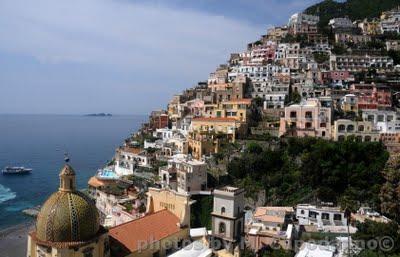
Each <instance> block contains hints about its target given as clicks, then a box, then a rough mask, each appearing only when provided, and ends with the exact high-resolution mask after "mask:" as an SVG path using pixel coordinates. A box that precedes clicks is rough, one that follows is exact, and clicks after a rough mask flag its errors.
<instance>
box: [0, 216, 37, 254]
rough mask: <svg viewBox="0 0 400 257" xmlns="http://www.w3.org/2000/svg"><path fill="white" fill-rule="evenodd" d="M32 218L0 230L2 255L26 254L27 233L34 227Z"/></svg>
mask: <svg viewBox="0 0 400 257" xmlns="http://www.w3.org/2000/svg"><path fill="white" fill-rule="evenodd" d="M34 224H35V222H34V220H31V221H28V222H24V223H21V224H17V225H14V226H11V227H8V228H5V229H2V230H0V252H1V253H2V254H5V255H2V257H24V256H26V244H27V239H28V233H29V231H31V230H32V229H33V228H34Z"/></svg>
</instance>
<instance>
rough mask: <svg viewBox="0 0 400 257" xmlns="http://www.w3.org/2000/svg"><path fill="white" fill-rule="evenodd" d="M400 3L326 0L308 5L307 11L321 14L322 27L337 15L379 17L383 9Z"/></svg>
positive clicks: (396, 1)
mask: <svg viewBox="0 0 400 257" xmlns="http://www.w3.org/2000/svg"><path fill="white" fill-rule="evenodd" d="M399 4H400V3H399V1H398V0H373V1H371V0H347V1H346V2H337V1H334V0H325V1H322V2H321V3H318V4H315V5H313V6H310V7H308V8H307V9H306V10H305V13H308V14H313V15H318V16H320V27H323V26H326V25H327V24H328V22H329V20H330V19H333V18H337V17H346V16H347V17H349V18H350V19H351V20H360V19H364V18H374V17H379V16H380V14H381V13H382V12H383V11H387V10H390V9H393V8H395V7H397V6H398V5H399Z"/></svg>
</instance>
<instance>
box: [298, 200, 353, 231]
mask: <svg viewBox="0 0 400 257" xmlns="http://www.w3.org/2000/svg"><path fill="white" fill-rule="evenodd" d="M296 218H297V219H298V220H299V224H300V225H315V226H318V227H323V226H346V225H347V218H346V217H345V216H344V212H342V211H341V210H340V208H331V207H317V206H315V205H309V204H299V205H297V208H296Z"/></svg>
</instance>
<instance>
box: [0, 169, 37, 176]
mask: <svg viewBox="0 0 400 257" xmlns="http://www.w3.org/2000/svg"><path fill="white" fill-rule="evenodd" d="M31 171H32V169H29V168H25V167H5V168H4V169H3V170H2V171H1V173H2V174H3V175H14V174H15V175H18V174H29V173H31Z"/></svg>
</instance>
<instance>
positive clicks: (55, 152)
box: [0, 114, 146, 230]
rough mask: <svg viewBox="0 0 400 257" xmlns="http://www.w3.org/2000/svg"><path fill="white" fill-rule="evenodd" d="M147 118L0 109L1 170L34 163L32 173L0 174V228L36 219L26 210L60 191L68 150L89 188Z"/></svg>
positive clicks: (80, 180) (80, 185)
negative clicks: (16, 111)
mask: <svg viewBox="0 0 400 257" xmlns="http://www.w3.org/2000/svg"><path fill="white" fill-rule="evenodd" d="M145 119H146V116H145V115H113V116H111V117H90V116H85V115H80V114H0V124H1V125H0V169H3V168H4V167H5V166H26V167H29V168H33V171H32V174H30V175H24V176H5V175H0V230H4V229H7V228H10V227H13V226H15V225H19V224H21V223H25V222H27V221H29V220H32V218H30V217H28V216H25V215H24V214H23V213H22V211H23V210H24V209H27V208H32V207H35V206H37V205H39V204H42V203H43V201H44V200H45V199H46V198H47V197H49V195H50V194H51V193H52V192H54V191H56V189H57V188H58V172H59V170H60V169H61V168H62V166H63V164H64V153H68V154H69V156H70V158H71V164H73V165H74V167H75V169H76V172H77V186H78V188H79V189H85V188H86V187H87V181H88V179H89V178H90V177H91V176H93V175H94V174H95V173H96V171H97V169H99V168H101V167H102V166H104V165H105V164H106V162H107V161H108V160H111V158H112V157H113V154H114V150H115V148H116V147H117V146H119V145H120V144H122V143H123V140H124V139H125V138H126V137H128V136H129V135H130V134H131V133H133V132H135V131H136V130H137V129H138V128H139V127H140V124H141V123H142V122H144V121H145Z"/></svg>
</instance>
